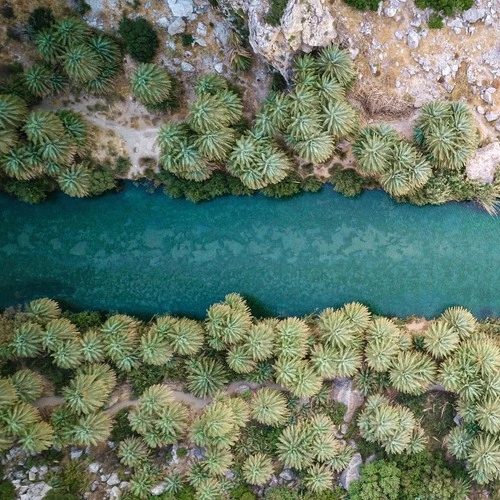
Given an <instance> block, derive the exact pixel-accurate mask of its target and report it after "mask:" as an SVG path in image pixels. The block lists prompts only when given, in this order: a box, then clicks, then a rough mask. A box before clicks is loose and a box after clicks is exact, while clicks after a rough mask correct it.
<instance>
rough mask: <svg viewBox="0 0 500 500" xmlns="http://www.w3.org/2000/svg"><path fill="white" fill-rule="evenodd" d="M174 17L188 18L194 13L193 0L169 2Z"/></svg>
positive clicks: (169, 0)
mask: <svg viewBox="0 0 500 500" xmlns="http://www.w3.org/2000/svg"><path fill="white" fill-rule="evenodd" d="M167 3H168V6H169V8H170V10H171V11H172V15H173V16H174V17H188V16H190V15H191V14H192V13H193V10H194V5H193V0H167Z"/></svg>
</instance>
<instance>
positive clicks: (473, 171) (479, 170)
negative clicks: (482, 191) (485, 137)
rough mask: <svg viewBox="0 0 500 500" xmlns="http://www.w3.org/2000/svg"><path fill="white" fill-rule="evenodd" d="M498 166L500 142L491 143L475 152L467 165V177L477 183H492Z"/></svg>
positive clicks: (499, 161) (499, 163)
mask: <svg viewBox="0 0 500 500" xmlns="http://www.w3.org/2000/svg"><path fill="white" fill-rule="evenodd" d="M499 166H500V142H493V143H491V144H488V145H487V146H485V147H484V148H480V149H478V150H477V151H476V154H475V155H474V157H473V158H472V159H471V160H470V161H469V163H468V165H467V176H468V177H469V179H473V180H476V181H479V182H493V180H494V178H495V171H496V169H497V168H498V167H499Z"/></svg>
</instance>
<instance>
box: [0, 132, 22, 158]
mask: <svg viewBox="0 0 500 500" xmlns="http://www.w3.org/2000/svg"><path fill="white" fill-rule="evenodd" d="M18 139H19V137H18V135H17V131H16V130H14V129H6V130H0V157H1V156H3V155H5V154H7V153H8V152H9V151H11V150H12V149H13V148H14V146H15V145H16V143H17V141H18Z"/></svg>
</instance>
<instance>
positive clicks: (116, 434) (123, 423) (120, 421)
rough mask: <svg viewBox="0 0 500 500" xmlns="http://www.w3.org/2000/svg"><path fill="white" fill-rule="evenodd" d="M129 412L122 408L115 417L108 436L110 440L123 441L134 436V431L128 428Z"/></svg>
mask: <svg viewBox="0 0 500 500" xmlns="http://www.w3.org/2000/svg"><path fill="white" fill-rule="evenodd" d="M129 411H130V410H129V409H128V408H124V409H122V410H120V411H119V412H118V413H117V414H116V415H115V417H114V419H115V423H114V425H113V430H112V432H111V436H110V437H111V440H113V441H123V440H124V439H126V438H129V437H132V436H133V435H134V431H133V430H132V428H131V427H130V421H129V418H128V414H129Z"/></svg>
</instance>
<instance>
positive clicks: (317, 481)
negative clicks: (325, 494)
mask: <svg viewBox="0 0 500 500" xmlns="http://www.w3.org/2000/svg"><path fill="white" fill-rule="evenodd" d="M304 484H305V486H306V487H307V488H308V490H311V491H312V492H313V493H321V492H322V491H326V490H329V489H331V488H332V484H333V471H332V469H331V468H330V467H329V466H328V465H326V464H321V465H320V464H314V465H312V466H311V467H309V468H308V469H307V473H306V475H305V477H304Z"/></svg>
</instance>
